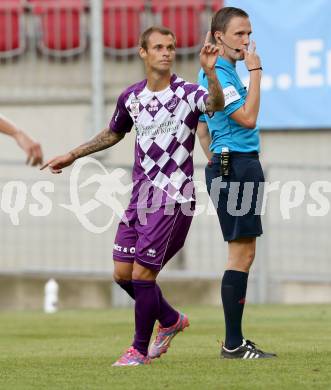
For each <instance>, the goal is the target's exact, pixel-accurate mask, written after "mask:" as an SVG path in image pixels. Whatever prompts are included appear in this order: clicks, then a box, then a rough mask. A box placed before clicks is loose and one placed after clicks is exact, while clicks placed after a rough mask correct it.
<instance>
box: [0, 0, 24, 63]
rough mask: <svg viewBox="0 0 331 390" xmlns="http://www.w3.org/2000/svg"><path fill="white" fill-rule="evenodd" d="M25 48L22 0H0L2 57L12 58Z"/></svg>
mask: <svg viewBox="0 0 331 390" xmlns="http://www.w3.org/2000/svg"><path fill="white" fill-rule="evenodd" d="M24 49H25V38H24V28H23V5H22V1H21V0H1V1H0V58H10V57H14V56H16V55H19V54H21V53H22V52H23V51H24Z"/></svg>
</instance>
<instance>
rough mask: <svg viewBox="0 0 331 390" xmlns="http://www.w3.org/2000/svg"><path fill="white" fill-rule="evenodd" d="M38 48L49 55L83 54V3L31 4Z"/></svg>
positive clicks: (37, 0)
mask: <svg viewBox="0 0 331 390" xmlns="http://www.w3.org/2000/svg"><path fill="white" fill-rule="evenodd" d="M31 4H32V9H33V14H34V15H35V30H36V35H37V40H38V43H37V46H38V48H39V49H40V50H41V51H42V52H43V53H44V54H47V55H52V56H60V57H67V56H72V55H75V54H79V53H81V52H83V51H84V50H85V48H86V40H87V34H86V32H85V31H84V29H83V20H82V19H83V15H84V1H83V0H32V1H31Z"/></svg>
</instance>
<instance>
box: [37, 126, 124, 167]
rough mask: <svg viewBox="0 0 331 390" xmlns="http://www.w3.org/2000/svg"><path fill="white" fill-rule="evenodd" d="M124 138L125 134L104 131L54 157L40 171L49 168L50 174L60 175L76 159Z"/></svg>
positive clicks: (112, 144) (108, 130)
mask: <svg viewBox="0 0 331 390" xmlns="http://www.w3.org/2000/svg"><path fill="white" fill-rule="evenodd" d="M124 136H125V133H114V132H112V131H111V130H110V129H108V128H107V129H104V130H103V131H101V132H100V133H99V134H97V135H96V136H95V137H94V138H92V139H91V140H90V141H88V142H86V143H85V144H83V145H80V146H78V147H77V148H75V149H73V150H72V151H70V152H69V153H66V154H64V155H62V156H58V157H54V158H52V159H51V160H49V161H47V163H46V164H44V165H43V166H42V167H41V168H40V169H41V170H42V169H45V168H46V167H49V169H50V170H51V172H52V173H61V172H62V169H63V168H66V167H68V166H69V165H71V164H72V163H73V162H74V161H75V160H77V159H78V158H81V157H84V156H87V155H89V154H91V153H95V152H99V151H100V150H104V149H107V148H109V147H111V146H114V145H116V144H117V143H118V142H119V141H121V140H122V139H123V138H124Z"/></svg>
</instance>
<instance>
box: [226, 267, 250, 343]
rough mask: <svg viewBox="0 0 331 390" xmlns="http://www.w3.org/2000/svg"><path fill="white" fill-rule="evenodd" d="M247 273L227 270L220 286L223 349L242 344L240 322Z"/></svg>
mask: <svg viewBox="0 0 331 390" xmlns="http://www.w3.org/2000/svg"><path fill="white" fill-rule="evenodd" d="M247 279H248V273H246V272H241V271H232V270H228V271H225V272H224V275H223V279H222V286H221V295H222V302H223V310H224V318H225V329H226V337H225V348H227V349H235V348H237V347H239V346H240V345H241V344H242V341H243V335H242V330H241V321H242V316H243V311H244V305H245V298H246V290H247Z"/></svg>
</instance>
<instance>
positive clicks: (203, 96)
mask: <svg viewBox="0 0 331 390" xmlns="http://www.w3.org/2000/svg"><path fill="white" fill-rule="evenodd" d="M184 89H185V94H186V97H187V102H188V104H189V105H190V107H191V110H192V111H193V112H194V113H197V114H200V113H204V112H206V102H207V99H208V91H207V89H206V88H204V87H202V86H200V85H198V84H191V83H187V84H186V85H185V86H184Z"/></svg>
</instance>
